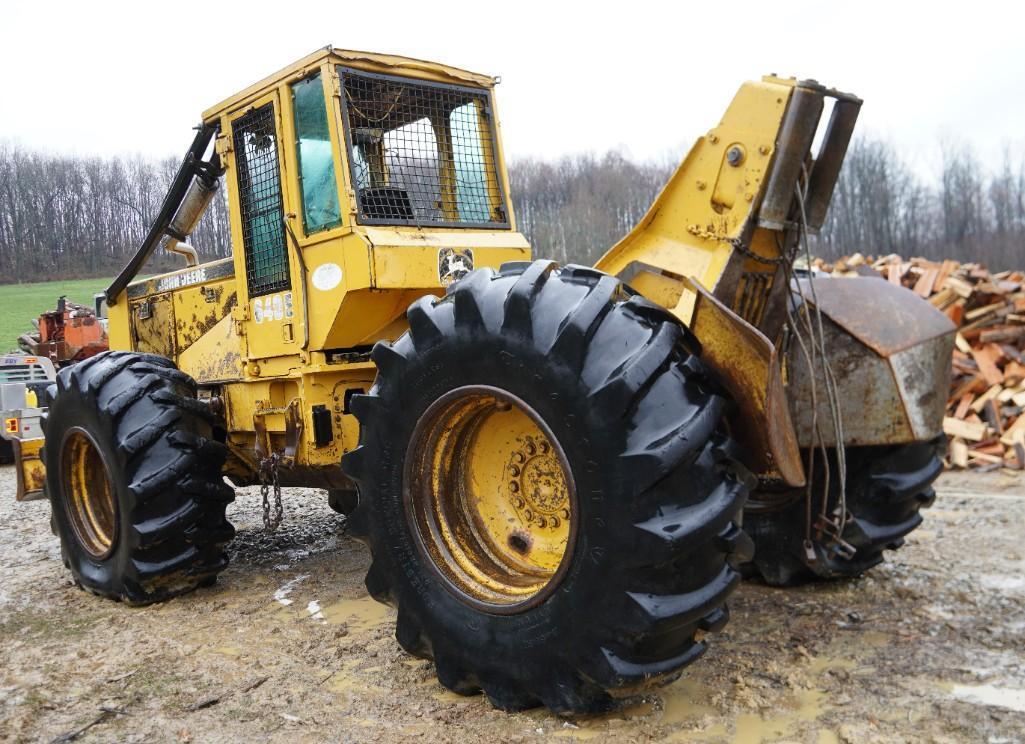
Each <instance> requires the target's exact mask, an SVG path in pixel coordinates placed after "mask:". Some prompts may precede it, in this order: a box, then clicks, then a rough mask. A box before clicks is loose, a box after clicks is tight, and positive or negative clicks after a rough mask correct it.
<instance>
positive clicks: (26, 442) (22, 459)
mask: <svg viewBox="0 0 1025 744" xmlns="http://www.w3.org/2000/svg"><path fill="white" fill-rule="evenodd" d="M11 444H12V445H13V447H14V468H15V471H16V472H17V474H18V486H17V490H16V491H15V496H14V498H15V500H16V501H35V500H36V499H41V498H43V497H44V494H43V486H44V485H45V484H46V466H44V465H43V461H42V460H41V459H40V458H39V452H40V451H41V450H42V449H43V438H42V437H40V438H39V439H14V440H12V441H11Z"/></svg>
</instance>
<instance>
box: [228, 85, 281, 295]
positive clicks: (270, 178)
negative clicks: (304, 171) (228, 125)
mask: <svg viewBox="0 0 1025 744" xmlns="http://www.w3.org/2000/svg"><path fill="white" fill-rule="evenodd" d="M232 132H233V139H234V145H235V163H236V166H237V169H238V191H239V204H240V206H241V209H242V241H243V243H244V245H245V251H246V280H247V282H248V284H249V296H250V297H259V296H261V295H265V294H270V293H271V292H279V291H281V290H283V289H287V288H288V287H289V286H290V284H291V282H290V281H289V275H288V252H287V250H288V249H287V246H286V245H285V232H284V224H283V221H282V220H283V216H284V209H283V207H282V202H281V171H280V170H279V168H278V137H277V133H276V132H275V130H274V104H272V103H268V104H266V105H264V106H260V107H259V108H256V109H253V110H252V111H250V112H248V113H246V114H244V115H243V116H241V117H239V118H238V119H235V121H234V122H233V123H232Z"/></svg>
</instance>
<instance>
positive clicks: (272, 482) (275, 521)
mask: <svg viewBox="0 0 1025 744" xmlns="http://www.w3.org/2000/svg"><path fill="white" fill-rule="evenodd" d="M280 464H281V456H280V455H279V454H278V453H277V452H275V453H273V454H272V455H271V456H270V457H265V458H264V459H262V460H260V495H261V496H262V497H263V526H264V528H266V530H267V531H268V532H273V531H274V530H276V529H277V528H278V526H279V525H280V524H281V520H282V519H283V518H284V516H285V510H284V507H283V506H282V505H281V483H280V482H279V478H278V470H279V466H280ZM271 486H273V487H274V513H273V515H272V514H271V504H270V489H271Z"/></svg>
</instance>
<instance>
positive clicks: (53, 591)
mask: <svg viewBox="0 0 1025 744" xmlns="http://www.w3.org/2000/svg"><path fill="white" fill-rule="evenodd" d="M938 490H939V494H940V495H939V498H938V499H937V501H936V504H935V506H934V507H933V508H932V509H931V510H930V511H929V513H928V516H927V521H926V523H925V525H923V527H922V528H921V529H919V530H918V531H917V532H915V533H914V534H913V535H912V536H911V537H910V538H909V540H908V544H907V546H906V547H905V548H904V549H902V550H901V551H899V552H897V553H895V554H890V558H889V561H888V562H887V563H886V564H885V565H883V566H880V567H878V568H876V569H874V570H872V571H871V572H870V573H869V574H868V575H867V576H866V577H864V578H863V579H861V580H858V581H852V582H845V583H834V584H830V585H825V586H816V587H811V588H803V589H798V590H778V589H771V588H767V587H765V586H761V585H758V584H750V583H749V584H746V585H744V586H743V587H742V588H741V589H740V590H739V591H738V592H737V594H736V595H734V598H733V599H732V601H731V610H732V621H731V622H730V624H729V625H728V626H727V628H726V630H725V631H723V632H722V633H720V634H719V635H718V636H716V637H714V638H713V639H712V640H713V643H712V646H711V649H710V650H709V652H708V653H707V654H706V656H705V657H704V658H703V659H702V660H700V661H699V662H698V663H697V664H695V665H694V666H692V667H690V669H689V670H688V671H687V673H686V674H685V675H684V677H683V678H682V679H681V680H679V681H678V682H676V683H674V684H673V685H671V686H669V687H667V688H665V689H663V690H661V691H659V692H657V693H653V694H650V695H648V696H646V697H643V698H638V699H635V700H633V701H630V702H629V703H628V704H627V705H625V706H624V707H623V708H622V709H620V710H618V711H616V712H614V713H611V714H608V715H605V716H601V717H596V718H587V719H572V720H571V719H564V718H558V717H555V716H552V715H550V714H548V713H546V712H544V711H541V710H535V711H530V712H527V713H523V714H518V715H509V714H505V713H500V712H497V711H495V710H493V709H492V708H491V707H490V706H489V705H488V703H487V701H486V700H485V699H483V698H482V697H480V696H477V697H470V698H462V697H458V696H456V695H454V694H451V693H448V692H446V691H445V690H443V689H442V688H441V687H440V686H439V685H438V684H437V682H436V681H435V679H434V674H433V670H432V668H431V666H430V664H428V663H427V662H423V661H418V660H415V659H412V658H410V657H409V656H407V655H405V654H404V653H403V652H402V651H401V650H400V649H399V648H398V646H397V644H396V643H395V641H394V639H393V638H392V629H393V627H392V623H393V617H392V614H391V610H389V609H388V608H385V607H382V606H379V605H377V604H376V603H374V602H373V601H372V600H370V599H368V598H367V597H366V596H365V594H364V590H363V573H364V570H365V569H366V567H367V564H368V556H367V551H366V550H365V548H364V547H363V546H362V545H361V544H360V543H357V542H356V541H354V540H352V539H351V538H349V537H348V536H347V535H346V532H345V523H344V519H343V518H341V517H339V516H337V515H335V514H334V513H333V512H331V511H330V510H329V509H328V508H327V506H326V503H325V499H324V498H323V496H322V492H319V491H301V490H295V491H290V492H287V493H286V495H287V496H288V497H289V501H288V502H287V506H286V510H287V522H286V525H285V526H284V527H283V528H282V529H281V530H280V531H279V532H277V533H275V534H267V533H265V532H264V531H263V530H262V528H261V527H260V512H259V509H258V497H257V495H256V494H255V493H253V491H252V489H249V490H248V491H246V492H240V497H239V499H238V501H236V503H235V504H234V505H233V506H232V508H231V510H230V512H229V516H230V518H231V519H232V521H233V522H234V523H235V525H236V526H237V527H238V538H237V539H236V541H235V543H234V544H233V546H232V548H231V554H232V564H231V567H230V568H229V569H228V570H227V571H226V572H225V573H224V574H223V575H222V577H221V579H220V581H219V582H218V583H217V585H216V586H214V587H212V588H209V589H203V590H200V591H198V592H196V593H195V594H193V595H190V596H188V597H184V598H181V599H176V600H174V601H171V602H167V603H164V604H160V605H155V606H153V607H149V608H143V609H132V608H128V607H125V606H123V605H120V604H117V603H114V602H110V601H104V600H100V599H98V598H96V597H93V596H91V595H89V594H86V593H84V592H82V591H81V590H79V589H77V588H75V587H74V586H73V585H72V583H71V581H70V577H69V575H68V574H67V573H66V572H65V570H64V568H63V567H62V565H61V562H60V557H59V551H58V547H57V540H56V538H55V537H53V536H52V535H51V534H50V528H49V505H48V504H47V503H45V502H34V503H28V504H21V505H16V504H15V503H14V472H13V470H12V468H10V467H3V468H0V652H2V658H0V740H3V741H49V740H53V739H55V738H57V737H60V736H62V735H65V738H64V740H69V739H70V738H71V736H72V735H73V733H72V732H78V731H80V730H82V729H83V727H86V726H89V728H87V729H86V730H85V731H84V732H82V733H81V734H80V735H79V737H78V740H79V741H147V742H150V741H167V742H173V741H204V742H205V741H238V740H249V739H258V740H263V739H269V740H275V741H279V740H280V741H285V740H287V741H323V740H330V741H385V742H389V741H405V740H408V739H416V738H425V739H428V740H430V741H453V742H468V741H488V742H495V741H503V742H506V741H507V742H516V741H529V740H539V739H548V738H555V737H567V738H580V739H585V738H586V739H597V740H611V739H615V740H616V741H646V740H650V739H661V738H665V739H667V740H672V741H709V742H720V741H721V742H758V741H778V740H785V741H797V742H809V743H814V744H825V743H828V742H837V741H840V742H849V743H854V742H876V741H878V742H895V741H932V742H960V741H971V742H979V741H981V742H991V743H992V744H997V743H998V742H1019V741H1025V479H1023V478H1020V477H1019V478H1017V479H1016V478H1014V477H1012V476H1007V475H1001V474H999V473H994V474H988V475H949V474H948V475H945V476H943V478H942V479H941V480H940V482H939V489H938ZM300 515H302V518H300ZM90 724H92V725H91V726H90Z"/></svg>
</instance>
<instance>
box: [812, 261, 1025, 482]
mask: <svg viewBox="0 0 1025 744" xmlns="http://www.w3.org/2000/svg"><path fill="white" fill-rule="evenodd" d="M814 265H815V267H816V268H818V269H819V270H821V271H823V272H826V273H832V274H837V275H842V276H853V275H869V276H871V275H873V274H876V275H879V276H881V277H883V278H884V279H886V280H887V281H890V282H892V283H894V284H899V285H901V286H903V287H906V288H908V289H910V290H911V291H913V292H914V293H915V294H917V295H919V296H920V297H921V298H922V299H923V300H925V301H927V302H930V303H932V305H933V306H934V307H936V308H937V309H939V310H941V311H942V312H944V313H946V315H947V317H949V318H950V319H951V320H952V321H954V324H955V325H957V326H958V333H957V336H956V347H955V349H954V358H953V370H952V375H951V381H950V394H949V396H948V398H947V415H946V417H945V418H944V420H943V430H944V432H946V434H947V436H948V438H949V440H950V449H949V453H948V465H949V466H951V467H955V468H972V469H980V470H995V469H997V468H1010V469H1013V470H1025V415H1022V412H1023V410H1025V273H1023V272H1021V271H1002V272H999V273H991V272H989V271H988V270H987V269H986V268H985V267H984V266H982V265H980V264H976V263H964V264H962V263H958V262H957V261H949V260H948V261H929V260H927V259H923V258H913V259H911V260H905V259H903V258H901V257H900V256H897V255H890V256H884V257H882V258H876V259H873V258H872V257H868V258H866V257H865V256H862V255H861V254H857V253H856V254H854V255H853V256H849V257H845V258H842V259H840V260H838V261H836V262H835V263H833V264H829V263H826V262H824V261H821V260H819V259H816V260H815V263H814Z"/></svg>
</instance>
